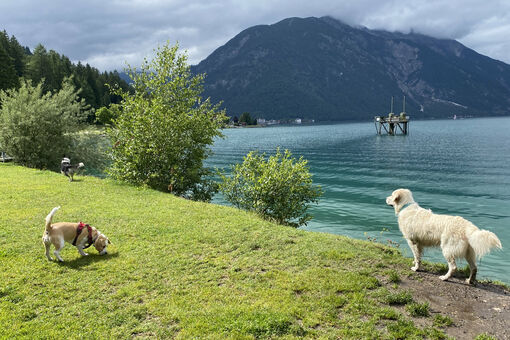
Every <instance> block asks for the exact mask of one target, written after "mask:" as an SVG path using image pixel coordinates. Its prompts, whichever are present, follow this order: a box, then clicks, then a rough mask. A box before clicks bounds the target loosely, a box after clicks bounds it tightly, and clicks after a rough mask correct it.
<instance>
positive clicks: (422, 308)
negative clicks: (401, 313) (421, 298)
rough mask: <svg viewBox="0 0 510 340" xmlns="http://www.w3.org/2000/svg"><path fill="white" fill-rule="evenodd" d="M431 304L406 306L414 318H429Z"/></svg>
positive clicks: (414, 303)
mask: <svg viewBox="0 0 510 340" xmlns="http://www.w3.org/2000/svg"><path fill="white" fill-rule="evenodd" d="M429 307H430V306H429V304H428V303H427V302H426V303H416V302H413V303H409V304H407V305H406V310H407V311H408V312H409V314H410V315H411V316H414V317H427V316H430V311H429Z"/></svg>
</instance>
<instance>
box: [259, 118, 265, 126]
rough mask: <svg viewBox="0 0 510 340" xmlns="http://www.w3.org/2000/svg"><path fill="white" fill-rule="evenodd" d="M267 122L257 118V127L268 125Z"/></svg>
mask: <svg viewBox="0 0 510 340" xmlns="http://www.w3.org/2000/svg"><path fill="white" fill-rule="evenodd" d="M266 124H267V123H266V120H265V119H264V118H257V125H266Z"/></svg>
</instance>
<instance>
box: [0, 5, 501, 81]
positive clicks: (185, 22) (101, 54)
mask: <svg viewBox="0 0 510 340" xmlns="http://www.w3.org/2000/svg"><path fill="white" fill-rule="evenodd" d="M311 16H315V17H321V16H331V17H333V18H336V19H339V20H341V21H343V22H345V23H347V24H350V25H352V26H364V27H367V28H370V29H383V30H387V31H399V32H403V33H408V32H410V31H411V30H412V31H414V32H416V33H422V34H426V35H430V36H433V37H436V38H448V39H455V40H458V41H459V42H461V43H462V44H464V45H465V46H467V47H469V48H471V49H474V50H475V51H477V52H478V53H481V54H484V55H487V56H489V57H491V58H494V59H497V60H501V61H504V62H506V63H507V64H510V1H509V0H483V1H482V0H442V1H439V0H78V1H76V0H44V1H42V0H0V30H6V31H7V33H8V35H9V36H12V35H14V36H15V37H16V38H17V39H18V41H19V42H20V44H22V45H23V46H28V47H30V48H31V49H33V48H34V47H35V46H36V45H37V44H39V43H41V44H43V45H44V47H46V49H47V50H50V49H53V50H55V51H56V52H58V53H60V54H64V55H66V56H67V57H69V58H70V59H71V60H72V61H73V62H78V61H81V62H82V63H89V64H90V65H91V66H93V67H96V68H98V69H99V70H101V71H111V70H115V69H117V70H119V71H120V70H123V69H124V68H125V67H126V65H128V64H129V65H131V66H133V67H139V66H140V65H141V64H142V62H143V58H144V57H148V58H151V56H152V52H153V50H154V49H155V48H157V47H158V46H161V45H164V44H165V43H166V42H167V41H169V42H170V44H171V45H173V44H175V43H176V42H178V43H179V46H180V50H182V51H186V53H187V55H188V62H189V64H198V63H199V62H200V61H201V60H203V59H205V58H206V57H207V56H208V55H209V54H211V53H212V52H213V51H214V50H215V49H217V48H218V47H220V46H222V45H224V44H225V43H227V42H228V41H229V40H230V39H231V38H233V37H234V36H235V35H237V34H238V33H240V32H241V31H242V30H244V29H246V28H249V27H251V26H255V25H268V24H274V23H276V22H278V21H280V20H283V19H285V18H289V17H311Z"/></svg>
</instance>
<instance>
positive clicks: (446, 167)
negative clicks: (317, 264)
mask: <svg viewBox="0 0 510 340" xmlns="http://www.w3.org/2000/svg"><path fill="white" fill-rule="evenodd" d="M224 134H225V136H226V138H225V139H220V140H217V141H216V143H215V144H214V147H213V151H214V155H213V156H212V157H211V158H210V159H209V160H208V162H207V165H208V166H212V167H218V168H223V169H226V170H227V169H228V168H229V165H230V164H234V163H238V162H241V161H242V158H243V156H244V155H246V154H247V153H248V152H249V151H251V150H260V151H261V152H267V153H272V152H274V151H275V149H276V147H277V146H280V147H282V148H286V149H289V150H291V152H292V153H293V154H294V156H296V157H297V156H303V157H304V158H305V159H307V160H308V161H309V166H310V170H311V172H312V173H313V175H314V177H313V178H314V183H316V184H319V185H321V186H322V188H323V189H324V196H323V197H322V199H321V201H320V203H319V204H318V205H317V206H314V207H313V208H312V209H311V213H312V214H313V215H314V219H313V220H312V221H311V222H310V223H309V225H308V226H307V227H305V228H304V229H307V230H311V231H316V232H327V233H333V234H342V235H347V236H351V237H355V238H359V239H367V238H368V237H370V238H375V239H377V241H379V242H382V243H387V242H388V240H390V241H391V242H396V243H398V244H400V249H402V250H403V252H404V254H405V255H406V256H411V252H410V250H409V248H408V246H407V243H406V242H405V240H404V239H403V237H402V235H401V234H400V231H399V230H398V225H397V219H396V217H395V215H394V212H393V209H392V208H391V207H389V206H387V205H386V203H385V198H386V196H388V195H389V194H390V193H391V192H392V191H393V190H394V189H397V188H409V189H411V190H412V191H413V194H414V198H415V200H416V201H417V202H418V203H419V204H420V205H421V206H422V207H424V208H427V209H432V211H433V212H435V213H440V214H451V215H460V216H463V217H464V218H467V219H469V220H470V221H472V222H473V223H474V224H475V225H477V226H478V227H480V228H482V229H488V230H490V231H493V232H494V233H496V234H497V235H498V237H499V238H500V240H501V242H502V244H503V250H502V251H493V252H492V253H491V254H489V255H486V256H485V257H484V258H483V259H482V261H481V263H480V268H479V276H478V277H479V278H489V279H493V280H501V281H503V282H506V283H510V267H509V260H508V259H510V117H509V118H489V119H487V118H486V119H466V120H437V121H411V123H410V133H409V135H408V136H378V135H376V130H375V127H374V124H373V123H371V122H367V123H352V124H336V125H311V126H277V127H268V128H259V129H229V130H225V131H224ZM215 202H216V203H220V204H226V203H225V202H224V201H223V200H222V198H221V197H216V198H215ZM424 258H425V260H430V261H441V262H444V260H443V258H442V255H441V253H440V251H439V250H427V251H426V252H425V257H424ZM459 264H460V265H461V266H464V265H465V262H464V261H460V263H459Z"/></svg>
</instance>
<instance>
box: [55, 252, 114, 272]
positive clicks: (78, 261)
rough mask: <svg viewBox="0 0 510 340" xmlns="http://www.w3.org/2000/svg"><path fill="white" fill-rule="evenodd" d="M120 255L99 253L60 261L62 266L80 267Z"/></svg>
mask: <svg viewBox="0 0 510 340" xmlns="http://www.w3.org/2000/svg"><path fill="white" fill-rule="evenodd" d="M118 256H119V253H117V252H115V253H111V254H106V255H99V254H89V255H88V256H80V257H78V258H75V259H74V260H70V261H65V260H64V262H58V264H59V265H60V266H64V267H67V268H71V269H79V268H81V267H86V266H88V265H90V264H92V263H94V262H99V261H108V260H110V259H113V258H116V257H118Z"/></svg>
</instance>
